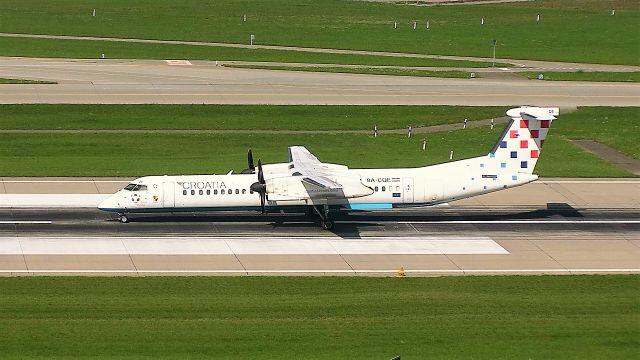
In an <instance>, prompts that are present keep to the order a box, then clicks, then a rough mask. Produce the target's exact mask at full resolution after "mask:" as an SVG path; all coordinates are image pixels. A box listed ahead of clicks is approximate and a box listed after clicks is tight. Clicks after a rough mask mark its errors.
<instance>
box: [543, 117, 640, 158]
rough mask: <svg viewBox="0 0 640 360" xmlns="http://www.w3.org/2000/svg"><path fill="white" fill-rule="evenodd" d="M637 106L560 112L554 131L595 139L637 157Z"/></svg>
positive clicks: (639, 143) (639, 138)
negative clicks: (561, 113)
mask: <svg viewBox="0 0 640 360" xmlns="http://www.w3.org/2000/svg"><path fill="white" fill-rule="evenodd" d="M639 118H640V107H604V106H594V107H581V108H579V109H578V111H576V112H572V113H567V114H564V115H560V117H559V118H558V120H557V121H554V123H553V133H556V134H561V135H562V136H564V137H566V138H569V139H575V140H578V139H586V140H594V141H597V142H600V143H603V144H605V145H608V146H609V147H612V148H614V149H616V150H618V151H620V152H622V153H624V154H626V155H628V156H631V157H633V158H635V159H640V122H639V121H638V119H639Z"/></svg>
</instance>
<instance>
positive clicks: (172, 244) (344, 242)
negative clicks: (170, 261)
mask: <svg viewBox="0 0 640 360" xmlns="http://www.w3.org/2000/svg"><path fill="white" fill-rule="evenodd" d="M508 253H509V252H508V251H507V250H505V249H504V248H503V247H502V246H500V245H498V244H497V243H496V242H495V241H493V240H491V239H490V238H488V237H483V236H440V237H386V238H384V237H372V238H365V239H342V238H336V237H316V238H309V237H286V238H284V237H265V238H228V237H172V238H162V237H139V238H136V237H0V254H1V255H343V254H344V255H348V254H362V255H386V254H397V255H423V254H426V255H428V254H508Z"/></svg>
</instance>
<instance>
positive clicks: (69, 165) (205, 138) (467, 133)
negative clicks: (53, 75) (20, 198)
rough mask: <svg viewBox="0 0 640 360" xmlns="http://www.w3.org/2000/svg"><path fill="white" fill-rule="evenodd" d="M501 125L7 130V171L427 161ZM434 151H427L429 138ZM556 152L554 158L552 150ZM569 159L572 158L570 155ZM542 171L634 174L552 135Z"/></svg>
mask: <svg viewBox="0 0 640 360" xmlns="http://www.w3.org/2000/svg"><path fill="white" fill-rule="evenodd" d="M501 130H502V129H500V128H496V129H494V130H493V131H491V130H489V127H484V128H477V129H467V130H464V131H449V132H441V133H434V134H428V135H427V136H420V135H416V136H414V137H413V138H411V139H407V137H406V136H404V135H390V134H387V135H384V136H379V137H377V138H374V137H373V136H371V135H352V134H340V133H334V134H321V135H312V134H260V133H255V134H233V133H231V134H211V133H209V134H204V133H200V134H162V133H156V134H154V133H142V134H132V133H120V134H118V133H115V134H113V133H111V134H104V133H102V134H68V133H63V134H53V133H45V134H0V176H142V175H149V174H167V175H169V174H193V173H212V172H215V173H225V172H227V171H229V170H230V169H235V170H236V171H238V170H242V169H243V168H244V166H245V162H246V159H245V156H246V151H247V149H249V148H252V149H253V151H254V155H255V156H256V158H261V159H262V161H263V162H265V163H273V162H286V147H287V146H289V145H304V146H306V147H307V148H308V149H309V150H310V151H311V152H313V153H314V154H315V155H316V156H317V157H318V158H319V159H321V161H324V162H330V163H339V164H345V165H348V166H350V167H352V168H381V167H412V166H425V165H429V164H435V163H440V162H445V161H447V160H448V155H449V150H450V149H454V150H455V159H462V158H468V157H473V156H480V155H484V154H487V153H488V152H489V150H490V149H491V147H492V146H493V144H494V143H495V141H496V140H497V138H498V136H499V135H500V132H501ZM423 137H426V138H427V139H428V151H427V152H426V153H425V152H423V151H422V150H421V145H422V138H423ZM547 153H548V154H549V156H547V155H546V154H547ZM567 159H570V160H571V161H567ZM539 164H540V167H539V170H538V169H537V170H536V172H537V173H538V174H540V175H541V176H565V177H580V176H585V177H586V176H599V177H607V176H632V174H630V173H628V172H626V171H624V170H621V169H619V168H617V167H615V166H613V165H611V164H609V163H608V162H606V161H603V160H601V159H599V158H597V157H596V156H595V155H592V154H590V153H588V152H585V151H583V150H581V149H579V148H578V147H576V146H574V145H572V144H570V143H567V142H566V140H564V139H562V138H561V137H550V139H549V140H548V141H547V142H546V143H545V149H544V152H543V154H542V155H541V158H540V162H539Z"/></svg>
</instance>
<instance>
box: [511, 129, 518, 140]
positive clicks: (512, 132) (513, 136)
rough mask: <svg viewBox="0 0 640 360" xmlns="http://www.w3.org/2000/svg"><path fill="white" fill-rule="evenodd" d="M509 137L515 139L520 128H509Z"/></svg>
mask: <svg viewBox="0 0 640 360" xmlns="http://www.w3.org/2000/svg"><path fill="white" fill-rule="evenodd" d="M509 137H510V138H512V139H515V138H517V137H518V130H509Z"/></svg>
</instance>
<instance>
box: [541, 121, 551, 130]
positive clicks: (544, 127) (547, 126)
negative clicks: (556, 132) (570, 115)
mask: <svg viewBox="0 0 640 360" xmlns="http://www.w3.org/2000/svg"><path fill="white" fill-rule="evenodd" d="M540 127H541V128H543V129H548V128H549V120H540Z"/></svg>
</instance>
